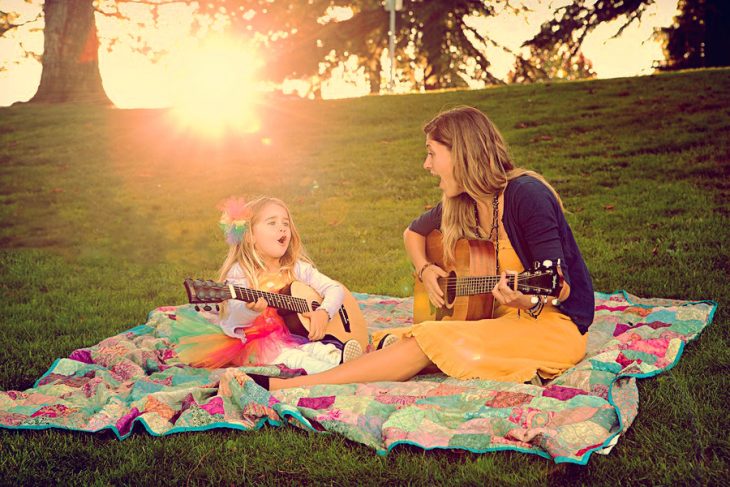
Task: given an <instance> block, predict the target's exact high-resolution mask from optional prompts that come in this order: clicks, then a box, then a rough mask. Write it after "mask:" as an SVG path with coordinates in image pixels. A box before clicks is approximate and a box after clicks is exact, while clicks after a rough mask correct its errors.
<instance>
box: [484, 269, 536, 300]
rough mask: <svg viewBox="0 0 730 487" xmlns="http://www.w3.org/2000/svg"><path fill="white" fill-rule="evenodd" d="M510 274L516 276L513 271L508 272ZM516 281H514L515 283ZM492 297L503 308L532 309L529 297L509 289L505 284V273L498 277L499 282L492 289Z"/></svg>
mask: <svg viewBox="0 0 730 487" xmlns="http://www.w3.org/2000/svg"><path fill="white" fill-rule="evenodd" d="M509 273H510V274H515V275H516V274H517V273H516V272H514V271H509ZM516 282H517V281H515V283H516ZM492 296H494V299H496V300H497V301H498V302H499V304H503V305H505V306H511V307H513V308H520V309H529V308H531V307H532V301H531V300H530V297H529V296H526V295H524V294H522V293H521V292H520V291H518V290H516V289H513V288H511V287H509V284H507V272H504V271H503V272H502V274H501V275H500V276H499V282H497V285H496V286H494V289H492Z"/></svg>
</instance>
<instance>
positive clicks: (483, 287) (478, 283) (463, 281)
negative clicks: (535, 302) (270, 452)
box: [439, 274, 550, 296]
mask: <svg viewBox="0 0 730 487" xmlns="http://www.w3.org/2000/svg"><path fill="white" fill-rule="evenodd" d="M520 277H521V275H519V274H518V275H515V274H508V275H507V285H508V286H509V287H510V288H514V287H515V279H516V280H517V289H519V290H520V291H522V292H526V293H532V294H543V293H544V294H549V293H550V289H544V288H540V287H536V286H530V285H526V284H524V283H521V282H520ZM499 279H500V276H472V277H447V278H443V279H440V280H439V281H440V282H441V284H442V285H443V286H444V287H445V288H446V289H448V290H454V291H455V292H456V296H475V295H477V294H485V293H490V292H492V289H494V286H496V285H497V283H498V282H499Z"/></svg>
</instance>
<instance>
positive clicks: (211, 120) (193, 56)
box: [170, 37, 263, 137]
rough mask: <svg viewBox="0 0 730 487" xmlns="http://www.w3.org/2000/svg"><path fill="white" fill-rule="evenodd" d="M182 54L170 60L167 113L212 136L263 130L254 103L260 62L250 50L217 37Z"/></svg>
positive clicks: (242, 45)
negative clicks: (169, 109)
mask: <svg viewBox="0 0 730 487" xmlns="http://www.w3.org/2000/svg"><path fill="white" fill-rule="evenodd" d="M192 42H195V41H192ZM180 52H183V53H184V55H179V56H178V57H177V58H176V59H173V60H172V62H171V66H172V73H173V80H174V81H173V82H171V83H170V87H171V90H172V92H171V94H170V97H171V104H172V110H171V114H172V115H173V117H174V119H175V121H176V122H177V123H179V124H180V125H181V126H182V127H185V128H191V129H194V130H195V131H196V132H199V133H201V134H203V135H207V136H211V137H218V136H222V135H224V134H227V133H232V132H235V133H252V132H256V131H258V130H259V129H260V128H261V122H260V120H259V119H258V117H257V115H256V111H255V106H256V103H257V100H258V98H259V97H260V95H261V87H260V85H259V83H258V81H257V79H256V77H257V72H258V70H259V69H260V68H261V66H262V65H263V61H262V60H261V58H259V57H258V56H257V55H256V52H255V51H254V49H253V48H251V47H250V46H247V45H245V44H243V43H242V42H236V41H233V40H231V39H228V38H225V37H216V38H212V39H207V40H205V41H202V43H201V44H200V45H198V46H195V45H194V46H190V47H187V48H185V49H181V50H180Z"/></svg>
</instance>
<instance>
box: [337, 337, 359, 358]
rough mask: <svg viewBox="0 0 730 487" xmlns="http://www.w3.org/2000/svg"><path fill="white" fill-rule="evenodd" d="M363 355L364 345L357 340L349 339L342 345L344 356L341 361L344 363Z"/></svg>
mask: <svg viewBox="0 0 730 487" xmlns="http://www.w3.org/2000/svg"><path fill="white" fill-rule="evenodd" d="M360 355H362V346H360V342H358V341H357V340H347V341H346V342H345V344H344V345H343V346H342V358H341V359H340V363H341V364H344V363H345V362H349V361H350V360H354V359H356V358H358V357H359V356H360Z"/></svg>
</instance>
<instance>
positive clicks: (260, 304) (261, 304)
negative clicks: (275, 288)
mask: <svg viewBox="0 0 730 487" xmlns="http://www.w3.org/2000/svg"><path fill="white" fill-rule="evenodd" d="M268 305H269V303H267V302H266V300H265V299H264V298H259V299H257V300H256V302H255V303H246V307H247V308H248V309H252V310H254V311H255V312H257V313H261V312H263V311H264V310H265V309H266V307H267V306H268Z"/></svg>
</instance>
